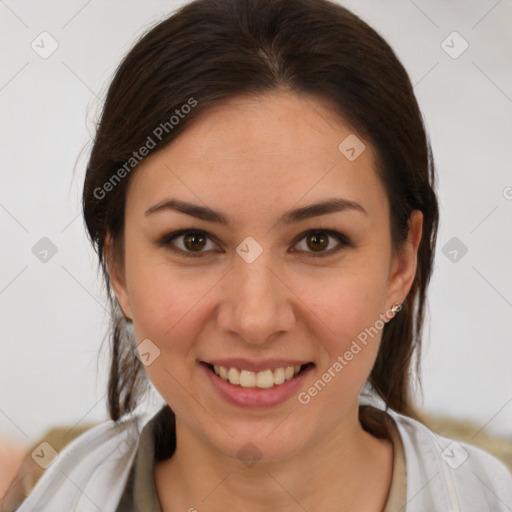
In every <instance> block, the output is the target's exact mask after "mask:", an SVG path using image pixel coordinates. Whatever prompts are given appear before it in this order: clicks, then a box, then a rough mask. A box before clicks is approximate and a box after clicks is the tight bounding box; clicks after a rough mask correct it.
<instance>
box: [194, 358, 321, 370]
mask: <svg viewBox="0 0 512 512" xmlns="http://www.w3.org/2000/svg"><path fill="white" fill-rule="evenodd" d="M202 362H203V363H207V364H213V365H215V366H224V368H238V369H240V370H249V371H252V372H261V371H263V370H267V369H273V368H283V367H284V368H286V367H287V366H297V365H303V364H308V363H312V361H308V360H304V359H302V360H299V359H265V360H264V361H251V360H250V359H244V358H241V357H237V358H230V359H210V360H208V361H202Z"/></svg>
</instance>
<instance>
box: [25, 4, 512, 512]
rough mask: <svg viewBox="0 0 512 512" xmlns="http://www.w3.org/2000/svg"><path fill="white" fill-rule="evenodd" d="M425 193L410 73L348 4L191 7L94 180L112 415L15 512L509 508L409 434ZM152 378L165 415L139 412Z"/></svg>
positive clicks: (430, 234)
mask: <svg viewBox="0 0 512 512" xmlns="http://www.w3.org/2000/svg"><path fill="white" fill-rule="evenodd" d="M434 180H435V172H434V167H433V163H432V158H431V154H430V146H429V143H428V139H427V136H426V133H425V129H424V126H423V123H422V119H421V113H420V111H419V108H418V105H417V102H416V100H415V97H414V94H413V91H412V87H411V84H410V81H409V79H408V77H407V74H406V72H405V70H404V68H403V67H402V65H401V64H400V62H399V61H398V60H397V58H396V56H395V55H394V53H393V51H392V50H391V48H390V47H389V46H388V45H387V43H386V42H385V41H384V40H383V39H382V38H381V37H380V36H379V35H378V34H377V33H376V32H375V31H374V30H373V29H371V28H370V27H369V26H368V25H366V24H365V23H364V22H363V21H361V20H360V19H359V18H357V17H356V16H354V15H353V14H352V13H350V12H349V11H347V10H346V9H344V8H342V7H340V6H338V5H336V4H333V3H330V2H327V1H324V0H202V1H201V0H198V1H195V2H192V3H191V4H189V5H187V6H185V7H184V8H182V9H181V10H180V11H179V12H177V13H176V14H174V15H172V16H171V17H169V18H168V19H166V20H164V21H163V22H161V23H159V24H158V25H157V26H156V27H154V28H153V29H152V30H151V31H149V32H148V33H147V34H146V35H145V36H144V37H143V38H142V39H141V40H140V41H139V42H138V43H137V44H136V45H135V47H134V48H133V49H132V50H131V51H130V53H129V54H128V55H127V57H126V58H125V59H124V61H123V62H122V64H121V65H120V67H119V69H118V70H117V72H116V75H115V77H114V79H113V82H112V84H111V86H110V89H109V92H108V96H107V99H106V102H105V106H104V110H103V113H102V118H101V120H100V123H99V126H98V130H97V135H96V139H95V142H94V147H93V149H92V153H91V157H90V161H89V164H88V168H87V175H86V178H85V185H84V194H83V208H84V216H85V221H86V225H87V229H88V232H89V235H90V237H91V240H92V242H93V244H94V246H95V248H96V249H97V252H98V255H99V261H100V263H101V265H102V269H103V272H104V276H105V280H106V281H105V282H106V285H107V289H108V292H109V297H111V299H112V340H111V341H112V365H111V373H110V381H109V412H110V417H111V420H112V421H110V422H106V423H104V424H102V425H99V426H97V427H95V428H93V429H91V430H90V431H88V432H87V433H85V434H83V435H82V436H80V437H79V438H78V439H77V440H76V441H74V442H73V443H71V445H70V446H69V447H68V448H66V449H65V450H64V451H63V452H62V453H61V454H60V457H59V459H57V461H56V462H55V463H54V464H53V465H52V466H50V468H49V469H48V470H47V472H46V473H45V475H44V476H43V477H42V478H41V480H40V481H39V482H38V484H37V485H36V487H35V489H34V490H33V492H32V494H31V495H30V496H29V497H28V499H27V500H26V501H25V502H24V504H23V505H22V506H21V507H20V508H19V511H21V512H27V511H32V510H38V511H50V510H96V509H98V510H102V511H103V512H107V511H112V512H114V511H115V512H120V511H132V510H133V511H135V510H144V511H163V512H168V511H175V510H189V511H194V510H198V511H202V510H204V511H224V510H228V509H229V510H244V511H249V512H250V511H256V510H257V511H263V510H265V511H266V510H269V511H270V510H276V509H278V510H281V511H292V510H347V511H359V510H361V511H365V512H369V511H379V512H380V511H385V512H390V511H395V510H407V511H408V512H410V511H422V512H424V511H427V510H428V511H432V510H439V511H446V510H461V511H472V510H474V511H479V512H480V511H482V510H493V511H494V510H496V511H501V510H503V511H504V510H509V509H510V507H512V476H511V475H510V473H509V472H508V471H507V470H506V468H505V467H504V465H503V464H501V463H500V462H498V461H497V460H496V459H495V458H493V457H492V456H491V455H489V454H487V453H485V452H483V451H482V450H479V449H477V448H475V447H472V446H470V445H466V444H463V443H457V442H453V441H451V440H450V439H446V438H443V437H441V436H438V435H435V434H434V433H432V432H431V431H429V430H428V429H427V428H426V427H425V426H423V425H422V424H421V423H420V422H419V421H417V420H415V419H414V418H413V417H412V416H414V414H413V412H412V411H413V408H412V404H411V403H410V399H409V395H410V393H409V390H410V384H411V383H410V375H411V371H412V368H411V359H412V356H413V354H414V351H419V348H420V344H421V329H422V325H423V312H424V305H425V296H426V290H427V286H428V282H429V278H430V275H431V270H432V260H433V253H434V249H435V240H436V234H437V224H438V207H437V200H436V196H435V193H434V185H435V183H434ZM146 376H147V377H148V378H149V381H150V382H151V383H152V384H153V385H154V386H155V387H156V389H157V390H158V391H159V393H160V394H161V396H162V397H163V398H164V400H165V401H166V403H167V405H166V406H165V407H163V408H162V409H161V410H160V411H159V412H158V414H156V415H155V416H153V417H147V415H134V414H130V413H132V412H133V411H134V409H135V407H136V405H137V404H138V403H140V401H141V398H142V394H143V391H144V388H145V385H146V384H147V379H146ZM363 388H364V390H363ZM362 391H364V392H362ZM94 507H96V508H94Z"/></svg>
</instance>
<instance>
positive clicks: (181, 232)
mask: <svg viewBox="0 0 512 512" xmlns="http://www.w3.org/2000/svg"><path fill="white" fill-rule="evenodd" d="M315 232H319V233H325V234H327V236H329V237H331V238H334V239H335V240H336V241H337V242H338V244H343V243H345V244H346V245H350V244H351V241H350V239H349V237H347V236H346V235H345V234H344V233H341V232H339V231H336V230H333V229H328V228H311V229H306V230H305V231H303V232H302V233H300V234H299V235H297V236H296V237H295V238H294V239H293V240H292V243H293V244H294V245H295V244H297V243H298V242H300V241H302V240H303V239H304V238H305V237H306V236H307V235H308V234H311V233H315ZM187 233H198V234H201V235H203V236H205V237H206V238H208V239H209V240H211V241H212V242H214V243H215V244H216V245H219V244H218V238H217V237H216V236H215V235H212V234H211V233H209V232H208V231H205V230H203V229H196V228H188V229H180V230H177V231H175V232H173V233H169V234H167V235H165V236H164V237H162V239H161V242H162V244H163V245H167V244H169V243H171V242H172V241H173V240H175V239H176V238H180V237H182V236H184V235H186V234H187ZM340 238H341V239H340ZM176 249H177V250H178V251H183V252H185V253H187V254H202V253H205V254H206V253H208V252H211V251H197V252H194V251H184V250H183V249H181V248H179V247H176ZM331 251H332V249H330V250H329V251H324V252H323V253H322V252H320V253H318V254H329V253H330V252H331ZM298 252H304V251H298ZM305 252H308V251H305ZM311 254H314V252H311Z"/></svg>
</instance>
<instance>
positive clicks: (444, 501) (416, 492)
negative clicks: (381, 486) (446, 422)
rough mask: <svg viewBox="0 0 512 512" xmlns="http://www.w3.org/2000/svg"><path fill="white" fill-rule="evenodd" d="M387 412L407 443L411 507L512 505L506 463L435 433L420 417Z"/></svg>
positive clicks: (471, 508)
mask: <svg viewBox="0 0 512 512" xmlns="http://www.w3.org/2000/svg"><path fill="white" fill-rule="evenodd" d="M387 412H388V414H389V415H390V416H391V417H392V418H393V420H394V421H395V423H396V425H397V427H398V430H399V432H400V436H401V439H402V443H403V445H404V453H405V459H406V471H407V500H408V502H409V505H410V507H411V509H410V510H411V512H415V511H416V510H418V511H420V510H421V511H423V510H429V509H430V508H429V507H436V508H435V510H438V509H439V510H464V511H468V512H472V511H475V512H477V511H481V510H493V511H495V512H501V511H510V510H511V508H512V474H511V473H510V471H509V470H508V468H507V467H506V466H505V464H504V463H502V462H501V461H500V460H498V459H497V458H496V457H494V456H493V455H491V454H489V453H487V452H485V451H484V450H482V449H480V448H478V447H476V446H473V445H471V444H468V443H465V442H461V441H456V440H454V439H449V438H447V437H443V436H441V435H439V434H436V433H435V432H432V431H431V430H430V429H429V428H427V427H426V426H425V425H423V424H422V423H420V422H419V421H416V420H414V419H412V418H409V417H407V416H404V415H402V414H399V413H397V412H396V411H393V410H390V409H388V410H387ZM408 512H409V508H408Z"/></svg>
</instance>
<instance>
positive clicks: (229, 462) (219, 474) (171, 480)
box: [155, 408, 393, 512]
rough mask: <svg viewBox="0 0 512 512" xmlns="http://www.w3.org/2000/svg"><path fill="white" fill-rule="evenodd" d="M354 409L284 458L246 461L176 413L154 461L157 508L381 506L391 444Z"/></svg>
mask: <svg viewBox="0 0 512 512" xmlns="http://www.w3.org/2000/svg"><path fill="white" fill-rule="evenodd" d="M353 412H355V415H354V414H352V415H351V418H350V419H351V421H345V422H343V424H342V425H339V426H338V427H337V428H336V429H333V430H332V431H331V432H329V434H328V435H327V436H324V437H322V439H320V440H318V441H317V442H316V443H314V444H312V445H311V446H309V447H308V448H305V449H302V450H301V451H300V452H298V453H296V454H295V455H293V456H291V457H290V458H288V459H286V460H280V461H271V462H269V461H264V460H260V461H257V462H256V463H254V464H253V465H247V466H245V465H244V464H242V463H241V462H240V461H239V460H234V459H232V458H230V457H226V456H225V455H224V454H221V453H220V452H218V451H217V450H215V449H214V448H213V447H212V446H211V445H208V444H206V443H205V442H204V440H201V439H199V438H198V437H197V436H196V435H195V434H194V432H193V431H191V430H190V429H188V427H187V426H186V425H184V424H182V423H181V422H180V421H179V419H178V418H176V440H177V444H176V451H175V453H174V454H173V456H172V457H171V458H169V459H167V460H164V461H161V462H158V463H157V464H156V465H155V484H156V488H157V492H158V495H159V499H160V503H161V505H162V510H163V512H174V511H175V510H176V511H177V510H194V507H195V508H197V509H198V510H205V511H208V512H223V511H225V510H226V508H229V509H234V510H244V511H247V512H256V511H258V512H260V511H262V510H275V509H278V510H280V511H281V512H288V511H290V512H292V511H294V512H296V511H297V510H299V509H300V507H302V508H303V509H304V510H322V509H325V510H339V511H345V510H346V511H353V510H365V511H367V512H373V511H375V512H381V511H382V510H383V508H384V506H385V503H386V500H387V496H388V493H389V488H390V485H391V477H392V467H393V446H392V444H391V442H390V441H387V440H381V439H377V438H375V437H373V436H372V435H371V434H369V433H368V432H366V431H365V430H363V428H362V427H361V424H360V423H359V421H358V418H357V408H356V409H355V411H353Z"/></svg>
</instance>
